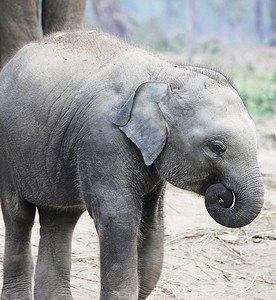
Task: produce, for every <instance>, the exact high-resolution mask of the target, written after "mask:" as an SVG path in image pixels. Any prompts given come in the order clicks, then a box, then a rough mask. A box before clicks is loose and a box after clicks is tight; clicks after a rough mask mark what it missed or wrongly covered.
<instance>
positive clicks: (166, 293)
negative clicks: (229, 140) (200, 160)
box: [0, 118, 276, 300]
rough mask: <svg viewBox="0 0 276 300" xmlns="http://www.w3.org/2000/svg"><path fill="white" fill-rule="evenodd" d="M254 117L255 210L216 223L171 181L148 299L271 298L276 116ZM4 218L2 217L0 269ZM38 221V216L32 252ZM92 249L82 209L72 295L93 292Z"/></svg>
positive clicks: (199, 201) (95, 261)
mask: <svg viewBox="0 0 276 300" xmlns="http://www.w3.org/2000/svg"><path fill="white" fill-rule="evenodd" d="M256 123H257V129H258V136H259V161H260V166H261V170H262V174H263V176H264V181H265V185H266V195H265V206H264V208H263V210H262V212H261V214H260V216H259V217H258V218H257V219H256V220H255V221H254V222H253V223H252V224H250V225H248V226H246V227H244V228H241V229H228V228H225V227H222V226H220V225H218V224H216V223H215V221H213V220H212V219H211V217H209V215H208V214H207V212H206V209H205V206H204V200H203V198H201V197H199V196H198V195H196V194H193V193H189V192H185V191H182V190H180V189H177V188H175V187H173V186H171V185H169V186H168V188H167V192H166V204H165V221H166V231H165V232H166V239H165V257H164V266H163V272H162V275H161V278H160V280H159V282H158V284H157V286H156V288H155V290H154V291H153V293H152V294H151V296H150V297H149V298H148V299H149V300H154V299H155V300H162V299H178V300H182V299H192V300H195V299H199V300H205V299H227V298H230V299H231V298H233V299H250V300H253V299H255V300H257V299H258V300H273V299H276V264H275V258H276V120H275V119H268V118H259V119H258V120H256ZM2 222H3V221H2V218H1V224H0V260H1V268H2V262H3V252H4V225H3V223H2ZM38 227H39V226H38V220H36V223H35V227H34V230H33V238H32V245H33V256H34V259H36V257H37V250H38V239H39V233H38ZM98 250H99V247H98V241H97V235H96V232H95V228H94V225H93V222H92V220H91V218H90V217H89V216H88V214H87V213H84V214H83V216H82V217H81V219H80V221H79V223H78V224H77V227H76V230H75V233H74V238H73V248H72V272H71V274H72V275H71V287H72V293H73V297H74V299H75V300H88V299H89V300H91V299H98V298H99V288H100V285H99V282H100V277H99V251H98ZM0 272H1V274H2V270H0ZM1 277H2V275H1ZM1 284H2V283H1Z"/></svg>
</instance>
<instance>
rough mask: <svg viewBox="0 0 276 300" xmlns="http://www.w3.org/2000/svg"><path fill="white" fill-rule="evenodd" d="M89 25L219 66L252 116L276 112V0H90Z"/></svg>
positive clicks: (169, 55) (179, 57)
mask: <svg viewBox="0 0 276 300" xmlns="http://www.w3.org/2000/svg"><path fill="white" fill-rule="evenodd" d="M84 25H85V27H86V28H93V29H96V30H101V31H105V32H108V33H111V34H113V35H115V36H118V37H120V38H122V39H124V40H126V41H128V42H131V43H134V44H136V45H139V46H142V47H143V48H146V49H149V50H152V51H154V52H157V53H158V54H159V56H161V57H163V58H165V59H167V60H169V61H171V62H173V63H177V64H195V65H200V66H209V67H214V68H218V69H219V70H221V71H222V72H224V73H226V75H228V76H229V77H230V78H232V79H233V82H234V85H235V86H236V88H237V90H238V91H239V93H240V95H241V96H242V98H243V100H244V102H245V104H246V106H247V108H248V110H249V112H250V114H251V115H252V116H253V117H257V116H263V115H265V116H267V117H272V116H273V115H274V114H275V111H276V0H212V1H211V0H139V1H137V0H88V2H87V8H86V15H85V23H84Z"/></svg>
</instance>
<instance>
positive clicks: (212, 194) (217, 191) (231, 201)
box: [205, 183, 235, 210]
mask: <svg viewBox="0 0 276 300" xmlns="http://www.w3.org/2000/svg"><path fill="white" fill-rule="evenodd" d="M205 203H206V207H207V210H208V207H209V204H211V203H218V204H219V205H220V206H221V207H223V208H231V207H233V206H234V205H235V194H234V192H232V191H230V190H229V189H227V188H226V187H225V186H224V185H223V184H221V183H215V184H212V185H211V186H210V187H209V188H208V189H207V190H206V192H205Z"/></svg>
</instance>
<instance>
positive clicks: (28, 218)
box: [1, 191, 36, 300]
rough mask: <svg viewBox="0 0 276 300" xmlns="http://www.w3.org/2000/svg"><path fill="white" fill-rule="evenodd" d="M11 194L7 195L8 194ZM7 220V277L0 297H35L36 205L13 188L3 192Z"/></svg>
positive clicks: (5, 262) (2, 197) (29, 299)
mask: <svg viewBox="0 0 276 300" xmlns="http://www.w3.org/2000/svg"><path fill="white" fill-rule="evenodd" d="M6 195H8V196H6ZM1 206H2V211H3V217H4V222H5V254H4V280H3V288H2V295H1V299H16V298H19V299H24V300H31V299H32V277H33V260H32V253H31V230H32V226H33V223H34V216H35V210H36V208H35V206H33V205H32V204H29V203H27V202H25V201H23V200H22V199H21V198H20V197H19V196H18V195H17V194H16V193H15V192H14V191H9V192H7V193H6V194H5V193H2V195H1Z"/></svg>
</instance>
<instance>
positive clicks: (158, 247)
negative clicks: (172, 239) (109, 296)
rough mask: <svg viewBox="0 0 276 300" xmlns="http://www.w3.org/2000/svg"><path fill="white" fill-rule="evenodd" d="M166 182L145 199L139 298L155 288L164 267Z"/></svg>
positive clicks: (141, 235) (140, 242)
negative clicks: (164, 201) (164, 200)
mask: <svg viewBox="0 0 276 300" xmlns="http://www.w3.org/2000/svg"><path fill="white" fill-rule="evenodd" d="M164 190H165V184H164V183H163V182H162V183H160V184H159V185H158V186H157V188H156V189H155V191H154V192H153V193H151V194H150V195H148V196H147V197H145V198H144V199H143V214H142V222H141V227H140V240H139V243H138V258H139V263H138V264H139V267H138V270H139V278H140V284H139V298H138V299H139V300H142V299H146V298H147V296H148V295H149V294H150V293H151V291H152V290H153V289H154V287H155V285H156V283H157V281H158V279H159V277H160V274H161V269H162V264H163V248H164V245H163V243H164V224H163V196H164Z"/></svg>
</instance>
